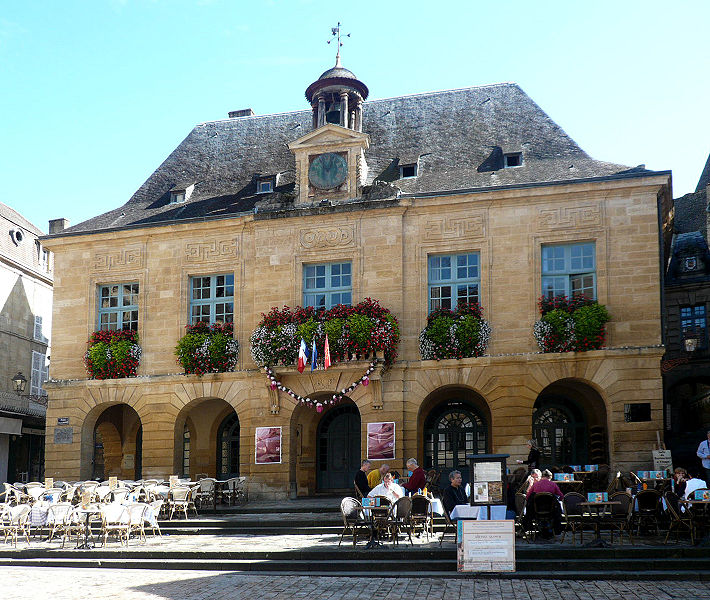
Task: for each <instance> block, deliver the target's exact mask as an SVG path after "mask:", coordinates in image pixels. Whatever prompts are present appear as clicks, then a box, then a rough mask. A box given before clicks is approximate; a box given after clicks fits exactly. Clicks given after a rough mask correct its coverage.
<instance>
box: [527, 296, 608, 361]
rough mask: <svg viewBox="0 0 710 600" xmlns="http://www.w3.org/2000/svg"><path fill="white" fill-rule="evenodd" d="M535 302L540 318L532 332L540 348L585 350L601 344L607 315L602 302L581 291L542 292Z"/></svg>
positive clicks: (559, 350)
mask: <svg viewBox="0 0 710 600" xmlns="http://www.w3.org/2000/svg"><path fill="white" fill-rule="evenodd" d="M538 306H539V307H540V314H541V315H542V318H541V319H540V320H539V321H537V322H536V323H535V325H534V327H533V335H534V336H535V341H536V342H537V344H538V346H539V347H540V350H542V351H543V352H586V351H587V350H598V349H599V348H601V347H602V346H603V345H604V342H605V338H606V331H605V327H604V326H605V324H606V323H607V322H608V321H609V320H610V319H611V316H610V315H609V312H608V311H607V309H606V307H605V306H604V305H603V304H599V303H598V302H597V301H596V300H592V299H591V298H588V297H586V296H582V295H580V296H574V297H572V298H568V297H567V296H555V297H553V298H548V297H547V296H542V297H541V298H540V299H539V300H538Z"/></svg>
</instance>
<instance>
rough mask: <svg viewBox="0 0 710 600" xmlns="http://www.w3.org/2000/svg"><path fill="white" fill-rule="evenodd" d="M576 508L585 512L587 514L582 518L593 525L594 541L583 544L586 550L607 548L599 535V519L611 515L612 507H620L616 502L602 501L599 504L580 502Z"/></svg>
mask: <svg viewBox="0 0 710 600" xmlns="http://www.w3.org/2000/svg"><path fill="white" fill-rule="evenodd" d="M577 506H579V507H581V508H582V509H583V510H584V509H586V510H587V514H583V515H582V518H584V519H586V520H588V521H589V522H590V523H592V525H594V539H593V540H592V541H591V542H589V543H588V544H585V546H586V547H588V548H607V547H608V546H609V544H607V543H606V542H605V541H604V540H603V539H602V535H601V527H600V525H601V519H603V518H604V517H607V516H610V515H611V507H612V506H621V502H619V501H618V500H603V501H601V502H580V503H579V504H577Z"/></svg>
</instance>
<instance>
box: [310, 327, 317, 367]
mask: <svg viewBox="0 0 710 600" xmlns="http://www.w3.org/2000/svg"><path fill="white" fill-rule="evenodd" d="M317 361H318V350H317V348H316V338H315V336H313V345H312V346H311V371H313V369H315V368H316V362H317Z"/></svg>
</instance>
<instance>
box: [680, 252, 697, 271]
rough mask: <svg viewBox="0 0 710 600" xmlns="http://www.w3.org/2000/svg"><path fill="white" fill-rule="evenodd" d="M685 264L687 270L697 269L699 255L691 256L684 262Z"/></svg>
mask: <svg viewBox="0 0 710 600" xmlns="http://www.w3.org/2000/svg"><path fill="white" fill-rule="evenodd" d="M683 266H684V267H685V270H686V271H695V269H697V268H698V257H697V256H689V257H687V258H686V259H685V261H684V262H683Z"/></svg>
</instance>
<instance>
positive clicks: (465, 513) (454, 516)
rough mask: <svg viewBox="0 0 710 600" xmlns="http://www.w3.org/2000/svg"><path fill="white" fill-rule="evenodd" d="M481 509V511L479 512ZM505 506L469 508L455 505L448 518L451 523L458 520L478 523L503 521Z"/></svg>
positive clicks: (463, 505) (466, 505)
mask: <svg viewBox="0 0 710 600" xmlns="http://www.w3.org/2000/svg"><path fill="white" fill-rule="evenodd" d="M481 509H483V510H481ZM505 513H506V507H505V506H498V505H493V506H470V505H468V504H457V505H456V506H454V510H452V511H451V515H449V518H450V519H451V520H452V521H458V520H460V519H478V520H480V521H488V520H491V519H492V520H494V521H495V520H503V519H505Z"/></svg>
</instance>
